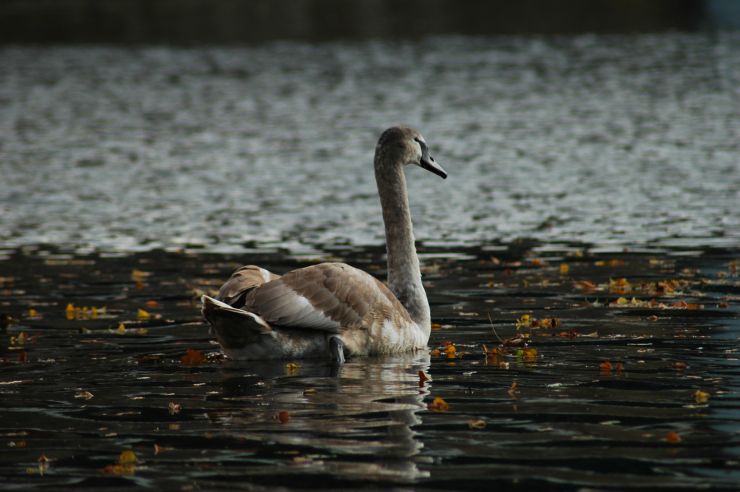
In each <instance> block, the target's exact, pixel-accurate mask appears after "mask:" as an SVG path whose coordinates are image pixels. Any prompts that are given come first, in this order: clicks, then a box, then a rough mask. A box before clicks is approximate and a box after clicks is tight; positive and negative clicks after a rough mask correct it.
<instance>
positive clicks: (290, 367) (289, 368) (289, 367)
mask: <svg viewBox="0 0 740 492" xmlns="http://www.w3.org/2000/svg"><path fill="white" fill-rule="evenodd" d="M300 367H301V366H299V365H298V364H296V363H295V362H288V363H287V364H285V373H286V374H287V375H288V376H295V375H296V374H298V369H300Z"/></svg>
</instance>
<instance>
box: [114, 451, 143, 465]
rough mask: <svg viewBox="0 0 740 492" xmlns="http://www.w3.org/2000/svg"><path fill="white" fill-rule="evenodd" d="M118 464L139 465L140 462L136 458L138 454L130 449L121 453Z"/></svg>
mask: <svg viewBox="0 0 740 492" xmlns="http://www.w3.org/2000/svg"><path fill="white" fill-rule="evenodd" d="M118 462H119V463H120V464H122V465H128V464H131V463H138V462H139V460H138V459H137V458H136V453H134V452H133V451H131V450H130V449H129V450H126V451H123V452H122V453H121V455H120V456H119V457H118Z"/></svg>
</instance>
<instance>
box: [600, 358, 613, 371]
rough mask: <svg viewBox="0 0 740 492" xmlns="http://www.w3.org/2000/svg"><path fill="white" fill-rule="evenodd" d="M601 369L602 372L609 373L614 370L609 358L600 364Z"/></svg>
mask: <svg viewBox="0 0 740 492" xmlns="http://www.w3.org/2000/svg"><path fill="white" fill-rule="evenodd" d="M599 369H600V370H601V372H603V373H606V374H609V373H611V372H612V363H611V362H609V361H608V360H605V361H604V362H602V363H601V364H599Z"/></svg>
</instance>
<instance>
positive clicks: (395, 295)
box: [201, 127, 447, 363]
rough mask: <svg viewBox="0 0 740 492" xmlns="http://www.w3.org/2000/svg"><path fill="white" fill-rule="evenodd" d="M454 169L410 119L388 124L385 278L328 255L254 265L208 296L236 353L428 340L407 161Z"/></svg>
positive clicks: (220, 331)
mask: <svg viewBox="0 0 740 492" xmlns="http://www.w3.org/2000/svg"><path fill="white" fill-rule="evenodd" d="M408 164H414V165H417V166H420V167H421V168H423V169H426V170H428V171H431V172H433V173H434V174H436V175H438V176H441V177H442V178H446V177H447V173H446V172H445V170H444V169H442V167H441V166H440V165H439V164H437V162H435V160H434V158H433V157H432V156H431V155H430V154H429V149H428V148H427V144H426V142H425V140H424V137H422V136H421V134H420V133H419V132H418V131H416V130H414V129H412V128H408V127H393V128H389V129H388V130H386V131H384V132H383V134H382V135H381V136H380V139H379V140H378V145H377V146H376V147H375V180H376V182H377V185H378V194H379V195H380V204H381V207H382V209H383V222H384V224H385V237H386V245H387V250H388V286H387V287H386V285H385V284H383V283H382V282H380V281H379V280H377V279H376V278H375V277H373V276H371V275H369V274H367V273H365V272H363V271H362V270H358V269H357V268H354V267H351V266H349V265H347V264H344V263H321V264H318V265H313V266H309V267H306V268H300V269H298V270H293V271H291V272H288V273H286V274H285V275H283V276H282V277H280V276H278V275H275V274H273V273H270V272H268V271H267V270H265V269H263V268H260V267H257V266H254V265H247V266H244V267H241V268H239V269H238V270H236V271H235V272H234V274H233V275H232V276H231V278H230V279H229V280H228V281H227V282H226V283H225V284H224V285H223V286H222V287H221V290H220V291H219V293H218V296H217V298H216V299H213V298H211V297H208V296H205V295H204V296H203V297H202V298H201V300H202V303H203V307H202V312H203V317H204V318H205V319H206V320H207V321H208V323H210V325H211V327H212V330H213V333H215V335H216V338H217V339H218V342H219V343H220V344H221V347H222V348H223V351H224V352H225V353H226V355H228V356H229V357H231V358H234V359H242V360H247V359H276V358H298V357H330V358H332V359H333V360H335V361H337V362H340V363H341V362H344V359H345V356H351V355H370V354H389V353H398V352H406V351H411V350H418V349H424V348H426V345H427V341H428V340H429V333H430V330H431V318H430V313H429V302H428V301H427V296H426V292H424V286H423V285H422V283H421V271H420V270H419V259H418V257H417V256H416V248H415V246H414V234H413V230H412V226H411V214H410V212H409V202H408V195H407V192H406V177H405V174H404V167H405V166H406V165H408Z"/></svg>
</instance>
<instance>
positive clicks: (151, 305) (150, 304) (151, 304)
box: [144, 299, 159, 309]
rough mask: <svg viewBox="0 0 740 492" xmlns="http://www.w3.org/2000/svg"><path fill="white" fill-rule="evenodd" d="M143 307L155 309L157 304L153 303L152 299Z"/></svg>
mask: <svg viewBox="0 0 740 492" xmlns="http://www.w3.org/2000/svg"><path fill="white" fill-rule="evenodd" d="M144 305H145V306H146V307H148V308H150V309H156V308H158V307H159V303H158V302H157V301H155V300H154V299H151V300H149V301H146V302H145V303H144Z"/></svg>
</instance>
